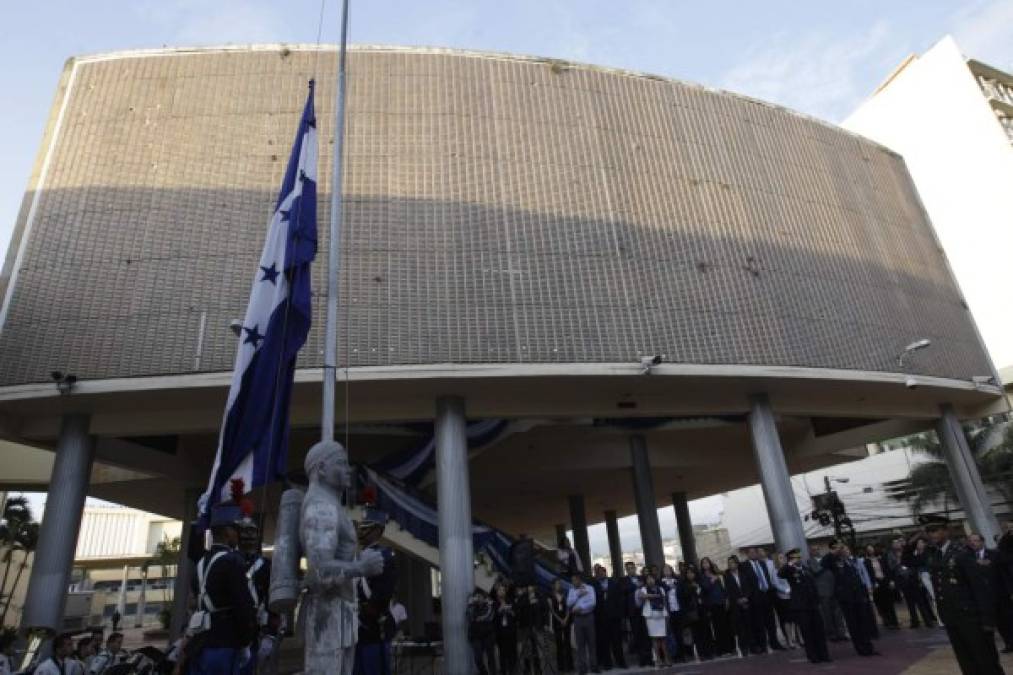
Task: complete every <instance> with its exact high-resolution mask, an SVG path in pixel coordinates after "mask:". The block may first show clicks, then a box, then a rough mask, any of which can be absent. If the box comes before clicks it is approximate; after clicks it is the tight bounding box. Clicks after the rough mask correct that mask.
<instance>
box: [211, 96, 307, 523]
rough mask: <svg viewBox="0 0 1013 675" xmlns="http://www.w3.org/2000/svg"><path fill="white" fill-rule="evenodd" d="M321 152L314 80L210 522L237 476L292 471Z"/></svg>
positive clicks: (261, 480) (259, 291) (248, 331)
mask: <svg viewBox="0 0 1013 675" xmlns="http://www.w3.org/2000/svg"><path fill="white" fill-rule="evenodd" d="M317 156H318V146H317V129H316V117H315V115H314V109H313V82H312V81H311V82H310V90H309V95H308V96H307V98H306V106H305V108H304V109H303V114H302V119H301V120H300V122H299V130H298V132H297V133H296V137H295V144H294V145H293V147H292V154H291V155H290V156H289V160H288V167H287V169H286V171H285V178H284V181H283V182H282V187H281V192H280V193H279V195H278V202H277V204H276V206H275V210H274V215H273V217H272V218H271V222H270V224H269V225H268V229H267V238H266V239H265V241H264V250H263V253H262V254H261V256H260V263H259V265H258V267H257V272H256V275H255V276H254V280H253V287H252V289H251V291H250V301H249V304H248V305H247V307H246V316H245V317H244V318H243V326H242V330H241V332H240V335H239V345H238V347H237V349H236V362H235V369H234V371H233V374H232V386H231V387H230V388H229V397H228V402H227V403H226V404H225V415H224V418H223V419H222V428H221V433H220V435H219V439H218V453H217V455H216V456H215V462H214V466H213V468H212V469H211V477H210V479H209V481H208V487H207V491H206V492H205V493H204V494H203V495H202V496H201V498H200V502H199V505H198V506H199V511H200V514H201V520H202V521H204V522H206V518H207V515H208V513H209V511H210V509H211V507H213V506H214V505H215V504H217V503H219V502H221V501H224V500H227V499H228V498H229V482H230V480H231V479H233V478H241V479H243V481H244V484H245V487H246V490H250V489H252V488H254V487H257V486H259V485H264V484H266V483H270V482H272V481H275V480H277V479H279V478H280V477H282V476H283V475H284V472H285V467H286V465H287V459H288V432H289V399H290V396H291V393H292V378H293V375H294V374H295V362H296V356H297V354H298V352H299V349H300V348H301V347H302V346H303V344H304V343H305V342H306V336H307V334H308V333H309V329H310V319H311V313H312V308H311V293H310V263H311V262H312V261H313V258H314V257H315V256H316V251H317Z"/></svg>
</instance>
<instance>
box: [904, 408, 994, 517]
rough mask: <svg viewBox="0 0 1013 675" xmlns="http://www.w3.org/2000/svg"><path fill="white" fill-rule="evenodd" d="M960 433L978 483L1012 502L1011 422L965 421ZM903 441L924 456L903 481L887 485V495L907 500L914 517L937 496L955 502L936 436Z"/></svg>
mask: <svg viewBox="0 0 1013 675" xmlns="http://www.w3.org/2000/svg"><path fill="white" fill-rule="evenodd" d="M964 434H965V435H966V436H967V444H968V447H969V448H970V450H971V456H972V457H974V460H975V463H976V464H977V465H978V471H979V473H980V474H981V480H982V482H983V483H985V484H986V485H988V486H991V487H992V488H994V489H996V490H998V491H999V493H1000V494H1001V495H1002V496H1003V499H1004V500H1005V501H1006V502H1007V503H1011V502H1013V424H1008V423H1007V424H1005V425H989V424H981V423H969V424H965V425H964ZM903 440H904V442H905V443H904V444H905V445H907V446H909V447H910V448H912V449H913V450H915V451H916V452H918V453H920V454H923V455H926V456H927V457H928V459H927V461H924V462H921V463H919V464H917V465H916V466H914V467H913V468H912V469H911V474H910V476H908V478H907V479H906V480H900V481H892V482H891V483H890V484H888V485H887V493H888V494H889V496H890V497H891V498H893V499H896V500H898V501H909V502H910V504H911V512H912V513H913V514H914V515H916V516H917V515H920V514H921V513H922V512H923V511H924V509H925V507H927V506H929V505H930V504H932V503H934V502H935V501H937V500H939V499H940V498H943V499H945V500H946V501H947V502H956V503H959V499H958V498H957V493H956V489H955V488H954V486H953V481H952V480H951V479H950V470H949V467H948V466H947V465H946V462H945V461H943V449H942V447H941V446H940V444H939V439H938V438H937V437H936V435H935V434H934V433H922V434H916V435H914V436H909V437H907V438H906V439H903Z"/></svg>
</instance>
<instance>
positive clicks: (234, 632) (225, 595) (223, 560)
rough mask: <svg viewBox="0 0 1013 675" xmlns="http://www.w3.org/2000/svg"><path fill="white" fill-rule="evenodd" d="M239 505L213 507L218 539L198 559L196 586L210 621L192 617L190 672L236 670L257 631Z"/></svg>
mask: <svg viewBox="0 0 1013 675" xmlns="http://www.w3.org/2000/svg"><path fill="white" fill-rule="evenodd" d="M241 517H242V512H241V511H240V509H239V507H238V506H236V505H234V504H222V505H219V506H216V507H214V508H213V509H212V510H211V530H212V532H213V533H214V535H215V543H214V544H213V545H212V546H211V548H210V550H208V551H207V553H205V554H204V557H203V558H201V560H200V562H199V563H198V564H197V574H195V575H194V585H193V589H192V590H193V591H194V593H195V594H196V595H197V598H198V600H197V603H198V607H197V610H198V612H205V613H206V617H207V623H206V624H204V625H202V626H198V625H195V622H194V621H191V627H190V628H189V629H188V632H189V633H190V637H189V639H188V644H187V647H186V654H187V658H188V660H189V666H188V670H187V672H188V673H190V675H237V674H238V673H239V672H240V668H241V667H242V666H243V665H244V663H245V662H246V660H247V659H251V658H252V655H251V654H250V651H249V647H250V644H251V643H252V642H253V638H254V635H255V634H256V612H255V609H254V605H253V598H252V597H251V596H250V589H249V586H248V585H247V583H246V562H245V561H244V560H243V557H242V556H241V555H240V554H239V553H238V552H237V551H236V550H235V548H234V547H235V546H236V545H238V543H239V529H238V522H239V520H240V519H241Z"/></svg>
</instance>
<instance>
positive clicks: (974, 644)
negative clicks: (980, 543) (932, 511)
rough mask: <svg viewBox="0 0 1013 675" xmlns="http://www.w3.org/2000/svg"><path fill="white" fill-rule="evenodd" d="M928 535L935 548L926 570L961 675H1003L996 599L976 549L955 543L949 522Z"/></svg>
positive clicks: (931, 526)
mask: <svg viewBox="0 0 1013 675" xmlns="http://www.w3.org/2000/svg"><path fill="white" fill-rule="evenodd" d="M925 531H926V532H927V533H928V535H929V541H930V542H931V545H930V547H929V549H928V556H927V564H928V569H929V576H930V577H932V588H933V590H934V591H935V594H936V608H937V609H938V610H939V620H940V621H942V622H943V624H945V626H946V635H947V636H948V637H949V638H950V644H951V645H953V651H954V653H955V654H956V656H957V663H959V664H960V670H961V672H963V673H964V675H996V674H1000V675H1001V674H1002V673H1003V669H1002V665H1001V664H1000V663H999V652H998V651H997V650H996V648H995V637H994V636H993V633H994V631H995V625H996V599H995V597H994V594H993V593H992V592H991V588H990V585H989V584H988V581H987V579H986V572H985V571H983V570H982V568H981V567H980V566H979V565H978V564H977V563H976V562H975V556H974V553H973V552H972V551H971V549H969V548H968V547H967V546H965V545H963V544H959V543H957V542H955V541H953V540H951V539H950V536H949V529H948V527H947V524H946V523H945V522H933V523H930V524H929V525H928V526H927V527H926V528H925Z"/></svg>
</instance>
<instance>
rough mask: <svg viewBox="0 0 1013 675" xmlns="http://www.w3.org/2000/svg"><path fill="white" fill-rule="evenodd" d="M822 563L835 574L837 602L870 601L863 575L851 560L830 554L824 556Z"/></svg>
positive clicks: (847, 603) (848, 603)
mask: <svg viewBox="0 0 1013 675" xmlns="http://www.w3.org/2000/svg"><path fill="white" fill-rule="evenodd" d="M820 564H821V565H823V567H824V569H827V570H830V572H831V573H832V574H833V575H834V597H836V598H837V602H839V603H841V604H843V605H853V604H863V603H867V602H869V593H868V591H867V590H866V589H865V584H864V583H862V577H861V576H859V574H858V570H857V569H855V566H854V565H853V564H852V563H851V562H850V561H848V560H846V559H845V558H841V557H839V556H836V555H833V554H830V555H825V556H823V559H822V560H821V561H820Z"/></svg>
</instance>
